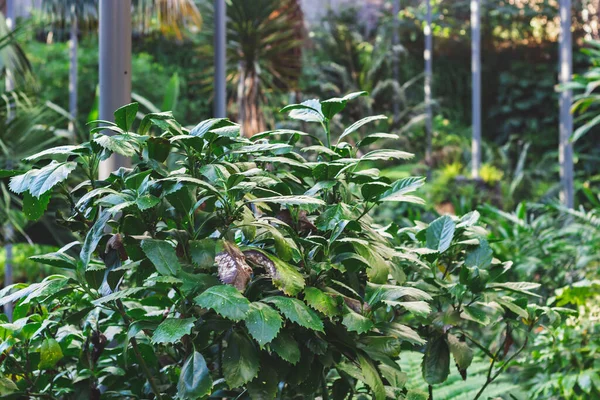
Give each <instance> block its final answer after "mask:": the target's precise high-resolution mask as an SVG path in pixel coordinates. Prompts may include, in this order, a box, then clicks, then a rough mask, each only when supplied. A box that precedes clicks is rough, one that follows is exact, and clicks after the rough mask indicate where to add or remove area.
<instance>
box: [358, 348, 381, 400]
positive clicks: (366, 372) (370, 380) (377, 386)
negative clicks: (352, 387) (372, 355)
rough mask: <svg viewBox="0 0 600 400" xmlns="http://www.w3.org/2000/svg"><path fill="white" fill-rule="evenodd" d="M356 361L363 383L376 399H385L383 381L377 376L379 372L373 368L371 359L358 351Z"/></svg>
mask: <svg viewBox="0 0 600 400" xmlns="http://www.w3.org/2000/svg"><path fill="white" fill-rule="evenodd" d="M358 363H359V365H360V370H361V371H362V375H363V377H364V378H365V383H366V384H367V385H369V387H370V388H371V391H372V392H373V396H374V398H375V399H376V400H385V398H386V394H385V388H384V387H383V381H382V380H381V376H379V372H378V371H377V369H376V368H375V365H374V364H373V361H372V360H370V359H369V358H367V357H366V356H364V355H362V354H361V353H358Z"/></svg>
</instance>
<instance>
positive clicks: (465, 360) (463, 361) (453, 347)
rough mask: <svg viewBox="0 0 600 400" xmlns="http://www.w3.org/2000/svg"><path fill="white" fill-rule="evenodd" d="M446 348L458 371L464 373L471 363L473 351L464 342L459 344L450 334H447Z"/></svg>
mask: <svg viewBox="0 0 600 400" xmlns="http://www.w3.org/2000/svg"><path fill="white" fill-rule="evenodd" d="M448 347H449V348H450V352H451V353H452V356H453V357H454V361H456V365H457V366H458V369H459V371H466V370H467V368H469V366H470V365H471V362H472V361H473V350H472V349H470V348H469V345H468V344H467V343H465V342H461V341H460V340H458V338H457V337H456V336H454V335H452V334H448Z"/></svg>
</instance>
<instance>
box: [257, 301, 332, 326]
mask: <svg viewBox="0 0 600 400" xmlns="http://www.w3.org/2000/svg"><path fill="white" fill-rule="evenodd" d="M262 301H264V302H266V303H271V304H274V305H275V307H277V308H278V309H279V311H281V313H282V314H283V315H284V316H285V317H286V318H287V319H289V320H290V321H292V322H295V323H297V324H298V325H300V326H303V327H305V328H308V329H312V330H315V331H320V332H323V321H321V319H320V318H319V316H318V315H317V314H316V313H315V312H314V311H313V310H311V309H310V308H308V306H306V305H305V304H304V303H303V302H302V301H300V300H298V299H293V298H291V297H283V296H272V297H267V298H265V299H263V300H262Z"/></svg>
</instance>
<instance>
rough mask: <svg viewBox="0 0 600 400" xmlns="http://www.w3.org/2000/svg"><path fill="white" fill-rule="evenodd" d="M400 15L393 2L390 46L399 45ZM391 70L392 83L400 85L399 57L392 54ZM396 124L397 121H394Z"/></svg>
mask: <svg viewBox="0 0 600 400" xmlns="http://www.w3.org/2000/svg"><path fill="white" fill-rule="evenodd" d="M399 13H400V0H394V2H393V3H392V29H393V32H392V45H393V46H398V45H399V44H400V33H399V32H398V29H399V25H400V21H399V20H398V14H399ZM392 69H393V74H394V81H395V82H396V83H397V84H398V85H400V60H399V55H398V54H394V60H393V63H392ZM392 107H393V110H394V120H396V119H397V118H398V116H399V115H400V104H398V101H394V102H393V106H392ZM395 122H396V123H397V121H395Z"/></svg>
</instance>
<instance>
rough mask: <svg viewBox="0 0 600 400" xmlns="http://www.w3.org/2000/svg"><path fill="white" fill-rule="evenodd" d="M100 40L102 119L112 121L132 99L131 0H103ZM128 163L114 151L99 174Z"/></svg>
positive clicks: (102, 177) (101, 177)
mask: <svg viewBox="0 0 600 400" xmlns="http://www.w3.org/2000/svg"><path fill="white" fill-rule="evenodd" d="M99 41H100V45H99V50H100V57H99V77H100V119H102V120H106V121H113V120H114V117H113V113H114V112H115V110H116V109H117V108H119V107H122V106H124V105H126V104H129V103H130V102H131V0H100V22H99ZM105 134H110V133H109V132H105ZM129 165H131V160H130V159H129V158H126V157H123V156H120V155H118V154H113V155H112V156H110V158H109V159H108V160H106V161H103V162H102V163H101V164H100V171H99V174H98V175H99V177H100V179H105V178H107V177H108V176H109V175H110V174H111V172H113V171H115V170H117V169H118V168H120V167H127V166H129Z"/></svg>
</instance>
